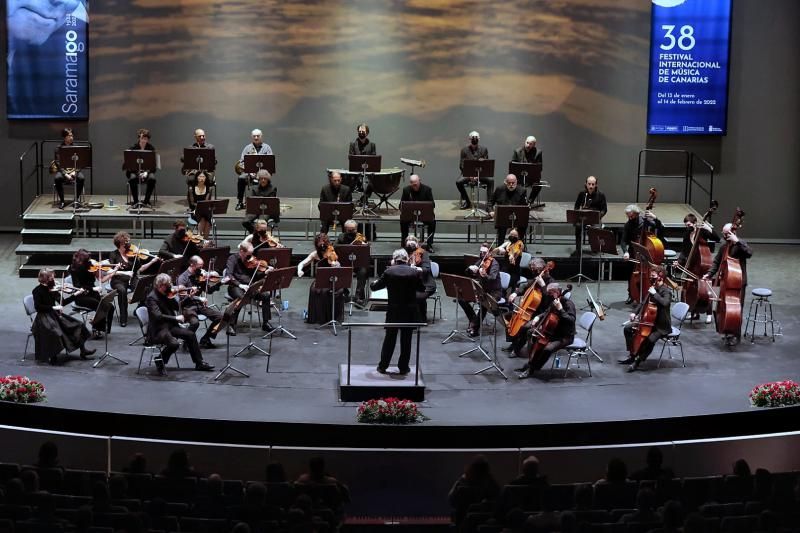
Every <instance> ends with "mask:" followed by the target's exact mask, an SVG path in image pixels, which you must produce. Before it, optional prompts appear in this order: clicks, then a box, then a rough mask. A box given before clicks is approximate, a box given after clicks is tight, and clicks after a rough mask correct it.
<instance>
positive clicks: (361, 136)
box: [358, 131, 367, 139]
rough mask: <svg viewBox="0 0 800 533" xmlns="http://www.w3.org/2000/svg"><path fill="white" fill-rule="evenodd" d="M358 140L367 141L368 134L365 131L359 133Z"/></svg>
mask: <svg viewBox="0 0 800 533" xmlns="http://www.w3.org/2000/svg"><path fill="white" fill-rule="evenodd" d="M358 138H359V139H366V138H367V133H366V132H364V131H359V132H358Z"/></svg>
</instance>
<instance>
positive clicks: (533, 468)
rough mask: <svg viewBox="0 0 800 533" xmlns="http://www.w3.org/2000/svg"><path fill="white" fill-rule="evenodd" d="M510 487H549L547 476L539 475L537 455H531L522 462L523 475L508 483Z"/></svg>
mask: <svg viewBox="0 0 800 533" xmlns="http://www.w3.org/2000/svg"><path fill="white" fill-rule="evenodd" d="M508 484H509V485H529V486H531V485H535V486H540V487H544V486H546V485H547V476H542V475H541V474H539V459H537V458H536V456H535V455H529V456H528V457H526V458H525V460H524V461H522V473H521V474H520V475H519V476H517V477H515V478H514V479H512V480H511V481H509V482H508Z"/></svg>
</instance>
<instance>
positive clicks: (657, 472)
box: [630, 446, 675, 481]
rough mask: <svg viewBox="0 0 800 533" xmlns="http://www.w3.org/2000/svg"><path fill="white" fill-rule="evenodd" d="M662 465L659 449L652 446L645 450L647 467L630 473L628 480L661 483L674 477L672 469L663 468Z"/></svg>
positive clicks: (662, 457)
mask: <svg viewBox="0 0 800 533" xmlns="http://www.w3.org/2000/svg"><path fill="white" fill-rule="evenodd" d="M663 463H664V455H663V454H662V453H661V448H659V447H658V446H652V447H650V448H648V450H647V459H646V464H647V466H645V467H644V468H642V469H641V470H637V471H636V472H634V473H632V474H631V476H630V478H631V479H633V480H636V481H643V480H648V481H661V480H664V479H672V478H673V477H675V475H674V474H673V472H672V469H671V468H666V467H664V466H663Z"/></svg>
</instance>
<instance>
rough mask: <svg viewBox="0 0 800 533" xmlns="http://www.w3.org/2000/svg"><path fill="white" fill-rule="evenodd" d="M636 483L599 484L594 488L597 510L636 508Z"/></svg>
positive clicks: (594, 505)
mask: <svg viewBox="0 0 800 533" xmlns="http://www.w3.org/2000/svg"><path fill="white" fill-rule="evenodd" d="M638 487H639V484H638V483H637V482H636V481H624V482H621V483H598V484H597V485H595V486H594V503H593V507H594V508H595V509H606V510H611V509H631V508H633V507H635V506H636V491H637V490H638Z"/></svg>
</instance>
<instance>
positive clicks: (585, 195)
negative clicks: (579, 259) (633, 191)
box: [573, 176, 608, 255]
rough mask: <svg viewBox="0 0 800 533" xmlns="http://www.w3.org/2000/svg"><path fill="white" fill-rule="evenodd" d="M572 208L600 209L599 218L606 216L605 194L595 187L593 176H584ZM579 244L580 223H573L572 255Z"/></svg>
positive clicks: (579, 246)
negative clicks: (573, 244) (573, 243)
mask: <svg viewBox="0 0 800 533" xmlns="http://www.w3.org/2000/svg"><path fill="white" fill-rule="evenodd" d="M573 209H575V210H578V209H591V210H592V211H600V218H603V217H604V216H606V213H607V212H608V204H607V203H606V195H605V194H603V193H602V192H600V189H598V188H597V178H595V177H594V176H589V177H588V178H586V184H585V185H584V188H583V190H582V191H581V192H579V193H578V197H577V198H576V199H575V206H574V207H573ZM584 229H585V227H584ZM581 246H583V243H582V242H581V225H580V224H575V252H574V253H573V255H578V253H579V251H580V249H581Z"/></svg>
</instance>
